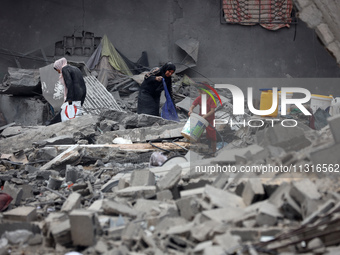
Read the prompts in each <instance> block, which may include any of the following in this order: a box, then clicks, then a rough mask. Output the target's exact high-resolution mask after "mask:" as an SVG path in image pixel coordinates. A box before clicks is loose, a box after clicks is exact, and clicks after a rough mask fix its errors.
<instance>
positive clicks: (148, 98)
mask: <svg viewBox="0 0 340 255" xmlns="http://www.w3.org/2000/svg"><path fill="white" fill-rule="evenodd" d="M175 71H176V66H175V65H174V64H172V63H171V62H168V63H166V64H165V65H163V66H162V67H161V68H159V67H155V68H153V69H152V70H151V71H150V72H148V73H147V74H145V76H144V81H143V83H142V84H141V86H140V89H139V95H138V107H137V113H138V114H142V113H144V114H149V115H154V116H159V106H160V97H161V92H162V91H163V90H164V87H163V82H162V79H164V81H165V84H166V86H167V89H168V91H169V94H170V97H171V100H172V101H173V96H172V83H171V75H173V73H174V72H175Z"/></svg>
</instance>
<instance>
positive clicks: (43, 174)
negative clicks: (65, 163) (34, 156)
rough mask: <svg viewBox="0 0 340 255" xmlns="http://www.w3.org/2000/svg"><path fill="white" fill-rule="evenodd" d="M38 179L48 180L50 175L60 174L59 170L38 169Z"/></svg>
mask: <svg viewBox="0 0 340 255" xmlns="http://www.w3.org/2000/svg"><path fill="white" fill-rule="evenodd" d="M35 173H36V176H37V177H36V178H37V180H48V179H49V178H50V176H54V177H55V176H58V175H59V172H57V171H54V170H38V171H36V172H35Z"/></svg>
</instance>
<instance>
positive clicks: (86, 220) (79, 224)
mask: <svg viewBox="0 0 340 255" xmlns="http://www.w3.org/2000/svg"><path fill="white" fill-rule="evenodd" d="M69 217H70V225H71V237H72V242H73V245H80V246H92V245H94V244H95V241H96V235H97V231H98V229H97V227H98V226H97V222H98V220H97V219H96V217H97V216H96V214H95V213H94V212H92V211H88V210H82V209H76V210H73V211H72V212H71V213H70V214H69Z"/></svg>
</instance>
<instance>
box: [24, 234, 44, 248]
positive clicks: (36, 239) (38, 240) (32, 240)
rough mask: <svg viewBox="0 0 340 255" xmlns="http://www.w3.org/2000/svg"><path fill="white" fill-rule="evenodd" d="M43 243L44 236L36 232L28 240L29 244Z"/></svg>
mask: <svg viewBox="0 0 340 255" xmlns="http://www.w3.org/2000/svg"><path fill="white" fill-rule="evenodd" d="M42 243H43V236H42V235H40V234H35V235H34V236H32V237H31V238H30V239H29V240H28V245H30V246H34V245H39V244H42Z"/></svg>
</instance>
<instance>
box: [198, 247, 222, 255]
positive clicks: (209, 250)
mask: <svg viewBox="0 0 340 255" xmlns="http://www.w3.org/2000/svg"><path fill="white" fill-rule="evenodd" d="M211 254H225V250H224V248H223V247H222V246H218V245H212V246H208V247H206V248H205V249H204V251H203V255H211Z"/></svg>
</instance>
